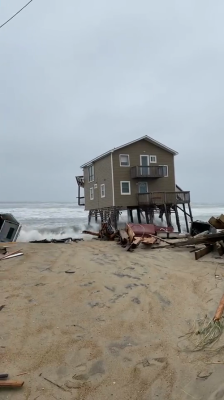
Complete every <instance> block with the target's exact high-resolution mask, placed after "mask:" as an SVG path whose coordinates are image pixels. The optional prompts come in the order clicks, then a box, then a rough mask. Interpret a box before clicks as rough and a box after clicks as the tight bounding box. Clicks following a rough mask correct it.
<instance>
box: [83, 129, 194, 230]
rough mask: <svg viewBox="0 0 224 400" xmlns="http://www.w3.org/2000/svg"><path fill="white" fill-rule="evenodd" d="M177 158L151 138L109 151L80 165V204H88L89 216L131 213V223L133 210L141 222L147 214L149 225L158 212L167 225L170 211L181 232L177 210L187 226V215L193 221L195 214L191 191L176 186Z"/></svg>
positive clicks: (169, 223) (173, 152)
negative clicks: (191, 201)
mask: <svg viewBox="0 0 224 400" xmlns="http://www.w3.org/2000/svg"><path fill="white" fill-rule="evenodd" d="M175 155H177V152H176V151H174V150H172V149H170V148H169V147H167V146H165V145H163V144H162V143H159V142H157V141H156V140H154V139H152V138H150V137H148V136H143V137H141V138H139V139H137V140H134V141H132V142H129V143H126V144H124V145H122V146H120V147H117V148H114V149H112V150H109V151H108V152H106V153H104V154H102V155H100V156H98V157H96V158H94V159H93V160H91V161H89V162H87V163H85V164H83V165H82V166H81V168H82V169H83V176H79V177H76V179H77V182H78V185H79V193H78V199H79V205H85V210H88V211H89V215H90V217H91V215H95V217H96V216H97V214H98V213H99V214H101V215H102V213H103V212H106V213H107V214H108V213H110V212H112V211H114V210H116V211H120V210H128V212H129V215H130V219H131V220H132V219H133V214H132V211H133V210H137V213H138V220H139V222H140V221H141V214H142V212H144V213H145V216H146V222H147V223H148V222H149V221H150V222H153V216H154V213H155V212H156V211H158V212H159V214H160V217H162V215H163V214H164V215H165V216H166V219H167V224H168V225H171V212H175V214H176V218H177V225H178V229H179V230H180V227H179V225H180V224H179V216H178V207H179V208H181V207H182V208H181V210H182V211H183V212H184V215H185V220H186V224H187V216H189V217H190V219H191V220H192V214H191V209H190V192H189V191H187V192H184V191H182V190H181V189H180V188H179V187H177V186H176V182H175V168H174V157H175ZM81 188H83V189H84V196H82V197H81V195H80V193H81V192H80V190H81ZM185 204H187V205H188V207H189V213H187V212H186V208H185ZM180 206H181V207H180ZM187 225H188V224H187ZM187 229H188V227H187Z"/></svg>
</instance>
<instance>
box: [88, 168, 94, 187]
mask: <svg viewBox="0 0 224 400" xmlns="http://www.w3.org/2000/svg"><path fill="white" fill-rule="evenodd" d="M90 168H92V180H90V173H89V172H90ZM94 174H95V171H94V165H93V164H92V165H89V167H88V181H89V183H90V182H94V178H95V176H94Z"/></svg>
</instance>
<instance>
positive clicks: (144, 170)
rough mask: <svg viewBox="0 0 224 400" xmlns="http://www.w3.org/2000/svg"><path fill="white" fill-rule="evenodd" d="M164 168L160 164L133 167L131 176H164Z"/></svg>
mask: <svg viewBox="0 0 224 400" xmlns="http://www.w3.org/2000/svg"><path fill="white" fill-rule="evenodd" d="M164 176H165V175H164V168H163V167H160V166H148V167H143V166H136V167H131V178H133V179H135V178H163V177H164Z"/></svg>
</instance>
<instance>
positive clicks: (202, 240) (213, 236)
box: [172, 232, 224, 247]
mask: <svg viewBox="0 0 224 400" xmlns="http://www.w3.org/2000/svg"><path fill="white" fill-rule="evenodd" d="M223 239H224V233H223V232H221V233H210V234H209V235H206V236H203V237H199V238H196V239H195V238H191V239H188V240H184V241H179V242H174V243H172V246H174V247H180V246H187V245H189V244H214V243H215V242H217V241H219V240H223Z"/></svg>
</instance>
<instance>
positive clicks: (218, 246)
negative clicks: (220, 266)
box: [215, 241, 224, 256]
mask: <svg viewBox="0 0 224 400" xmlns="http://www.w3.org/2000/svg"><path fill="white" fill-rule="evenodd" d="M215 248H216V250H217V252H218V254H219V255H220V256H222V255H223V253H224V248H223V246H222V242H221V241H220V242H216V243H215Z"/></svg>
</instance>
